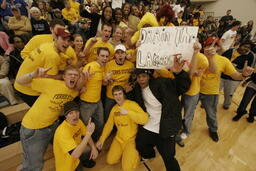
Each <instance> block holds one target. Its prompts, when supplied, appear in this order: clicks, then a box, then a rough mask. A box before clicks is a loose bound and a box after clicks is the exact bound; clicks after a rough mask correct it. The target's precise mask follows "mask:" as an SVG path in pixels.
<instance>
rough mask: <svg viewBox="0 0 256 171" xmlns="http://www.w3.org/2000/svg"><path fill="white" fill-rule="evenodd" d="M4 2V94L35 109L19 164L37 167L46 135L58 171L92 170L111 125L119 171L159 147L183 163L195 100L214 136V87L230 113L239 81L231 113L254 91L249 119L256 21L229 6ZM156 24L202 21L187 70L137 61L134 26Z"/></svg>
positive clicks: (173, 166) (177, 61)
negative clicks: (213, 12)
mask: <svg viewBox="0 0 256 171" xmlns="http://www.w3.org/2000/svg"><path fill="white" fill-rule="evenodd" d="M0 3H1V8H0V16H1V26H0V30H1V31H0V43H1V44H0V45H1V48H0V50H1V55H2V56H1V58H0V64H1V66H0V67H1V71H0V85H1V86H0V93H1V94H2V95H3V96H4V97H6V98H7V99H8V101H9V103H10V105H14V104H17V103H18V100H17V97H16V96H17V95H18V96H19V98H21V99H22V100H23V101H24V102H25V103H27V104H28V105H29V106H30V107H31V108H30V110H29V111H28V112H27V113H26V115H25V116H24V118H23V120H22V126H21V130H20V137H21V143H22V147H23V153H24V160H23V164H22V170H42V168H43V154H44V153H45V151H46V149H47V146H48V144H49V143H50V142H51V140H52V138H54V141H53V150H54V155H55V166H56V170H60V171H63V170H81V169H82V168H83V167H93V166H94V165H95V159H96V158H97V156H98V152H99V151H101V150H102V148H103V146H104V142H105V140H106V139H107V137H108V136H109V135H110V133H111V131H112V129H113V127H114V126H115V127H116V128H117V132H116V136H115V137H114V139H113V141H112V144H111V146H110V148H109V152H108V154H107V163H108V164H115V163H118V162H119V161H121V162H122V169H123V170H134V169H136V167H137V166H138V163H139V161H140V160H141V161H142V162H146V159H149V158H153V157H155V151H154V147H156V148H157V150H158V152H159V153H160V155H161V156H162V158H163V161H164V164H165V167H166V169H167V170H168V171H169V170H180V166H179V163H178V161H177V160H176V159H175V144H176V143H178V144H179V145H180V146H184V143H183V140H184V139H185V138H187V137H188V136H189V135H191V127H192V121H193V118H194V113H195V109H196V106H197V104H198V102H199V101H201V104H202V107H203V108H204V109H205V111H206V116H207V117H206V121H207V125H208V128H209V136H210V137H211V139H212V140H213V141H216V142H217V141H219V136H218V124H217V104H218V96H219V92H220V90H221V89H222V88H223V91H224V103H223V108H224V109H226V110H228V109H229V106H230V105H231V101H232V95H233V94H234V93H235V90H236V88H237V87H238V86H239V85H240V83H241V81H242V80H245V79H246V81H245V82H244V83H243V84H246V83H249V84H248V86H247V88H246V91H245V94H244V97H243V98H242V101H241V104H240V105H239V108H238V109H237V115H236V116H234V118H233V120H234V121H238V120H239V119H240V118H241V117H242V116H243V115H244V114H246V113H247V111H246V107H247V105H248V104H249V103H250V101H251V99H252V98H254V100H253V102H252V103H251V107H250V111H249V117H248V119H247V120H248V122H253V121H254V116H255V115H256V113H255V112H256V98H255V92H256V80H255V78H256V77H255V76H256V74H255V59H256V57H255V53H256V52H255V42H256V39H255V36H252V33H251V32H252V29H253V21H249V22H248V23H247V24H246V25H244V26H241V22H240V21H237V20H236V19H235V18H233V16H232V15H231V10H227V14H226V15H225V16H223V17H222V18H221V19H220V20H219V21H218V20H216V19H214V16H207V17H205V15H206V14H205V13H204V11H203V10H202V9H201V6H198V7H194V8H193V6H192V5H191V4H190V2H189V1H188V0H181V1H177V2H174V1H172V0H170V1H169V0H160V1H157V0H151V1H150V0H141V1H135V0H126V1H124V0H112V1H99V0H98V1H95V0H94V1H93V0H87V1H76V0H66V1H64V2H63V1H59V0H50V1H41V0H35V1H32V0H30V1H29V0H27V1H23V0H14V1H13V0H10V1H9V0H0ZM156 26H170V27H173V26H198V27H199V33H198V41H197V42H196V43H195V44H194V53H193V57H192V60H191V62H190V65H189V66H188V67H184V64H185V63H186V61H184V60H182V59H181V58H178V57H175V58H174V62H173V65H172V66H169V67H167V68H165V69H161V70H160V69H159V70H150V69H136V68H135V66H136V65H135V64H136V49H137V48H138V46H140V40H139V37H140V30H141V29H142V28H145V27H156ZM247 78H248V79H247ZM10 79H15V81H14V88H15V90H14V89H13V87H12V84H11V82H10ZM180 97H181V100H180ZM182 108H184V114H182V112H181V109H182ZM60 115H63V116H64V121H63V122H62V123H59V116H60ZM182 123H183V124H182ZM85 125H86V126H85ZM55 130H56V131H55ZM94 142H95V143H94ZM87 144H89V145H90V151H89V152H85V153H84V150H85V148H86V146H87Z"/></svg>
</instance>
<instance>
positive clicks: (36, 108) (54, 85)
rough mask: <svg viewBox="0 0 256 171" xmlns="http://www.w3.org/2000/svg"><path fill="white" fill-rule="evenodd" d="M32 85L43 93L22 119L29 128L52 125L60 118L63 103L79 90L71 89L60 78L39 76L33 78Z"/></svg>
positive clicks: (70, 99)
mask: <svg viewBox="0 0 256 171" xmlns="http://www.w3.org/2000/svg"><path fill="white" fill-rule="evenodd" d="M31 87H32V89H33V90H36V91H37V92H40V93H41V95H40V96H39V98H38V99H37V100H36V102H35V103H34V105H33V106H32V107H31V108H30V109H29V111H28V112H27V113H26V115H25V116H24V118H23V120H22V125H23V126H24V127H26V128H28V129H40V128H45V127H47V126H50V125H51V124H53V123H54V122H55V121H56V120H57V119H58V117H59V115H60V112H61V111H62V109H63V105H64V104H65V103H66V102H68V101H72V100H73V99H74V98H75V97H76V96H78V91H76V90H73V89H69V88H68V87H67V86H66V85H65V83H64V81H60V80H54V79H49V78H37V79H33V80H32V83H31Z"/></svg>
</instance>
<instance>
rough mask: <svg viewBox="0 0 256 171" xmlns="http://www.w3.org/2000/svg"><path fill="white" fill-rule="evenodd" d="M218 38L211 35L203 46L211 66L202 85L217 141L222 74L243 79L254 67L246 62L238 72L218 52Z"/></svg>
mask: <svg viewBox="0 0 256 171" xmlns="http://www.w3.org/2000/svg"><path fill="white" fill-rule="evenodd" d="M217 41H218V39H217V38H216V37H209V38H208V39H207V40H206V41H205V43H204V47H203V51H204V55H205V56H206V57H207V59H208V62H209V66H208V68H207V69H206V70H205V71H204V73H203V75H202V79H201V86H200V97H199V99H200V101H201V103H202V105H203V107H204V109H205V111H206V121H207V125H208V128H209V136H210V137H211V139H212V140H213V141H215V142H218V141H219V135H218V132H217V131H218V124H217V105H218V98H219V91H220V81H221V74H222V73H223V74H225V75H228V76H230V77H231V78H232V79H234V80H243V79H245V78H246V77H248V76H250V75H251V74H252V73H253V71H254V69H253V68H251V67H249V66H248V61H246V62H245V63H244V66H243V68H242V70H241V72H238V71H237V70H236V69H235V67H234V66H233V65H232V63H231V62H230V60H229V59H227V58H225V57H223V56H220V55H218V54H217V53H216V50H217V49H218V46H217Z"/></svg>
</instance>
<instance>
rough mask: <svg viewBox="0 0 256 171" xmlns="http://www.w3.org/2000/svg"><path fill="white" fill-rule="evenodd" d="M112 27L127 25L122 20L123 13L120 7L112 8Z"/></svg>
mask: <svg viewBox="0 0 256 171" xmlns="http://www.w3.org/2000/svg"><path fill="white" fill-rule="evenodd" d="M113 19H114V27H117V26H120V27H127V26H126V24H125V23H124V22H123V21H122V19H123V13H122V9H121V8H116V9H115V10H114V15H113Z"/></svg>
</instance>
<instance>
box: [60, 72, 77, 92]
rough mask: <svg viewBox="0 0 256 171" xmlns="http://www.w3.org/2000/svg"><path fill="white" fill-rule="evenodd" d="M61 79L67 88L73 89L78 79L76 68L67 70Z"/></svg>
mask: <svg viewBox="0 0 256 171" xmlns="http://www.w3.org/2000/svg"><path fill="white" fill-rule="evenodd" d="M63 79H64V82H65V84H66V86H67V87H68V88H70V89H74V88H75V86H76V83H77V81H78V79H79V71H78V70H76V69H70V70H67V71H65V73H64V75H63Z"/></svg>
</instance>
